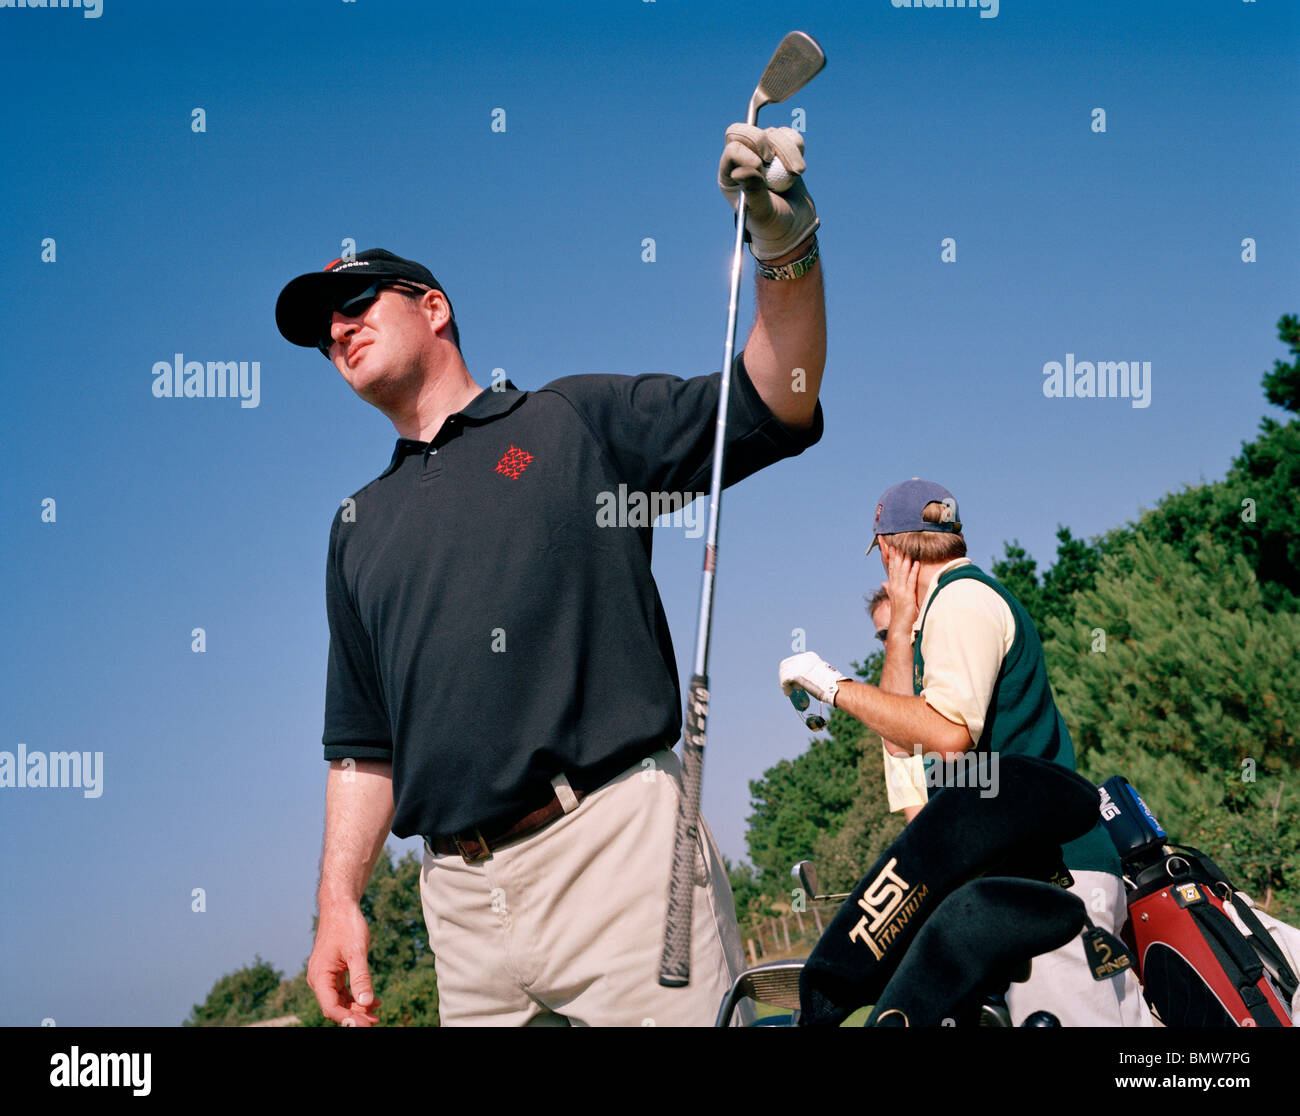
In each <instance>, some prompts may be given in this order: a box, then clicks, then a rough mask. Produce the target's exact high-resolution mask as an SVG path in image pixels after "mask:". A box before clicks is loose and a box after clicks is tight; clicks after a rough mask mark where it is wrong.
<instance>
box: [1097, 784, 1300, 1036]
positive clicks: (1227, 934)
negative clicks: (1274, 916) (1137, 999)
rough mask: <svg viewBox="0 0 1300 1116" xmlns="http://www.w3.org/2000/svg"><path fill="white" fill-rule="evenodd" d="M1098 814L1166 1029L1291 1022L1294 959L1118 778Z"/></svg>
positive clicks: (1208, 863) (1104, 793) (1130, 933)
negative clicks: (1112, 849)
mask: <svg viewBox="0 0 1300 1116" xmlns="http://www.w3.org/2000/svg"><path fill="white" fill-rule="evenodd" d="M1101 818H1102V824H1103V825H1104V826H1105V828H1106V832H1107V833H1108V834H1109V835H1110V838H1111V840H1112V841H1113V842H1114V844H1115V848H1116V851H1117V852H1118V853H1119V856H1120V860H1121V861H1122V862H1123V865H1124V872H1125V878H1124V884H1125V889H1126V891H1127V893H1128V923H1127V925H1126V926H1125V927H1124V932H1123V934H1122V937H1123V938H1124V940H1125V942H1126V943H1127V944H1128V946H1129V947H1130V949H1132V950H1133V952H1134V954H1135V956H1136V957H1137V960H1138V976H1139V979H1140V980H1141V981H1142V985H1143V989H1144V991H1145V993H1146V998H1147V1002H1148V1003H1149V1004H1150V1005H1151V1008H1152V1010H1153V1011H1154V1012H1155V1013H1156V1015H1157V1016H1158V1017H1159V1018H1160V1020H1161V1022H1163V1023H1164V1024H1165V1025H1166V1026H1168V1027H1290V1026H1291V1025H1292V1017H1291V1003H1292V1000H1293V999H1295V998H1297V997H1296V990H1297V980H1296V971H1295V962H1294V959H1292V958H1289V957H1288V956H1287V953H1286V951H1285V949H1284V948H1283V947H1282V946H1281V945H1280V944H1279V941H1278V940H1275V938H1274V936H1273V935H1272V934H1270V933H1269V931H1268V930H1267V929H1265V927H1264V925H1263V924H1262V923H1261V921H1260V919H1259V917H1258V916H1257V915H1256V914H1255V912H1254V910H1253V909H1252V905H1251V903H1250V901H1249V900H1248V899H1247V898H1246V896H1245V895H1243V894H1242V893H1241V892H1239V891H1237V890H1236V889H1235V888H1234V887H1233V886H1232V885H1231V884H1230V883H1229V882H1228V880H1227V877H1225V876H1224V874H1223V872H1222V871H1221V870H1220V869H1219V867H1218V866H1217V865H1216V864H1215V863H1214V861H1212V860H1211V859H1210V858H1209V857H1208V856H1206V855H1205V854H1204V853H1202V852H1200V851H1199V850H1198V849H1194V848H1191V847H1190V846H1185V845H1173V844H1170V843H1169V842H1168V835H1167V834H1166V833H1165V831H1164V830H1163V829H1162V828H1161V827H1160V823H1159V822H1158V821H1156V818H1155V815H1154V814H1152V813H1151V811H1150V810H1149V809H1148V808H1147V805H1146V803H1144V802H1143V801H1142V799H1141V797H1140V796H1139V795H1138V793H1137V792H1136V791H1135V790H1134V789H1133V788H1132V786H1130V785H1129V782H1128V780H1127V779H1125V778H1124V776H1122V775H1113V776H1111V778H1109V779H1107V780H1106V781H1105V782H1104V783H1103V784H1102V785H1101Z"/></svg>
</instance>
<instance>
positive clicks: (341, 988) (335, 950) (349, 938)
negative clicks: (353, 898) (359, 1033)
mask: <svg viewBox="0 0 1300 1116" xmlns="http://www.w3.org/2000/svg"><path fill="white" fill-rule="evenodd" d="M369 950H370V927H368V926H367V925H366V919H365V916H364V915H363V914H362V913H361V907H360V905H359V904H355V903H345V904H337V905H333V906H322V908H321V912H320V920H319V922H318V923H317V926H316V945H315V946H314V948H313V949H312V951H311V958H310V959H309V960H308V961H307V983H308V985H310V987H311V990H312V991H313V992H315V993H316V1002H317V1003H318V1004H320V1009H321V1011H322V1012H323V1013H324V1014H325V1018H326V1019H332V1020H333V1021H334V1022H335V1023H338V1024H340V1025H341V1026H344V1027H369V1026H372V1025H373V1024H376V1023H378V1022H379V1017H378V1016H377V1015H375V1008H377V1007H379V1004H380V1001H379V1000H376V999H375V994H374V990H373V989H372V988H371V985H370V966H369V964H368V963H367V954H368V953H369ZM345 976H350V978H351V985H352V987H351V990H350V991H349V989H348V982H347V981H345V980H344V977H345Z"/></svg>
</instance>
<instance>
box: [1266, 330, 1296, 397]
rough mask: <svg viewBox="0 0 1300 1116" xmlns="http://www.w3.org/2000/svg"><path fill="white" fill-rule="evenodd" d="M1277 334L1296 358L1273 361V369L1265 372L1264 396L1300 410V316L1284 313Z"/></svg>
mask: <svg viewBox="0 0 1300 1116" xmlns="http://www.w3.org/2000/svg"><path fill="white" fill-rule="evenodd" d="M1277 336H1278V339H1279V340H1280V341H1282V342H1283V343H1284V344H1286V346H1287V347H1288V348H1289V349H1290V350H1291V354H1292V356H1294V357H1295V358H1296V359H1295V360H1293V361H1292V362H1291V363H1290V364H1288V363H1287V362H1286V361H1284V360H1275V361H1274V362H1273V371H1272V372H1265V373H1264V397H1265V398H1266V399H1267V400H1268V401H1269V402H1270V403H1272V404H1273V406H1274V407H1281V408H1283V410H1287V411H1300V318H1297V317H1296V316H1295V315H1294V314H1283V315H1282V317H1281V318H1279V319H1278V323H1277Z"/></svg>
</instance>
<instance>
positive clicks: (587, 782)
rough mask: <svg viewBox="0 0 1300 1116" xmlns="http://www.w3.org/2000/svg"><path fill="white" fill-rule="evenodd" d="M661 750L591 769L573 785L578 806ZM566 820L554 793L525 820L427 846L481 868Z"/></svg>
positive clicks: (431, 840) (489, 825)
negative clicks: (499, 852)
mask: <svg viewBox="0 0 1300 1116" xmlns="http://www.w3.org/2000/svg"><path fill="white" fill-rule="evenodd" d="M671 747H672V741H668V742H667V743H661V744H660V745H659V748H671ZM659 748H655V747H652V748H651V749H650V750H649V751H647V752H644V753H641V755H640V756H638V753H637V752H635V751H634V752H632V753H631V755H628V754H626V753H624V754H623V755H622V756H617V755H615V756H612V757H611V758H610V759H607V760H605V761H604V762H602V763H599V764H597V765H595V766H594V767H592V768H589V769H588V770H586V771H585V772H583V773H582V774H581V775H574V776H573V778H572V781H571V782H570V783H569V789H570V790H571V791H572V792H573V797H574V798H575V799H576V800H577V801H578V802H581V801H582V800H583V799H584V798H586V797H587V795H589V794H590V793H591V792H592V791H595V790H599V789H600V788H601V787H603V786H604V785H605V784H606V783H608V782H609V781H610V780H612V779H614V778H617V777H618V776H619V775H621V774H622V773H623V772H624V771H626V770H627V769H628V768H629V767H632V766H633V765H634V764H636V763H637V761H638V759H640V760H641V762H643V763H644V756H647V755H653V754H654V752H656V751H658V750H659ZM563 816H564V806H563V804H562V803H561V802H560V799H559V796H558V795H557V794H556V793H555V791H554V790H552V792H551V797H550V798H549V799H548V800H547V802H546V804H545V805H543V806H539V807H537V809H535V810H530V811H529V812H528V813H526V814H524V816H523V817H513V818H512V817H505V818H494V819H492V820H491V821H487V822H483V823H481V824H479V825H475V826H471V827H470V828H469V829H462V830H461V831H460V832H459V833H452V834H449V835H448V836H446V837H428V836H426V837H425V838H424V845H425V848H427V849H428V850H429V851H430V852H431V853H434V854H436V855H438V856H451V855H452V854H453V853H454V854H456V855H458V856H460V857H461V858H462V859H463V860H464V861H465V863H466V864H477V863H479V862H480V861H483V860H486V859H487V858H488V857H489V856H491V855H492V850H493V849H496V848H500V847H501V846H502V845H505V844H508V843H509V842H511V841H519V840H522V839H523V838H524V837H531V836H532V835H533V834H534V833H536V832H537V831H538V830H540V829H545V828H546V827H547V826H548V825H550V824H551V822H553V821H555V820H557V819H558V818H562V817H563Z"/></svg>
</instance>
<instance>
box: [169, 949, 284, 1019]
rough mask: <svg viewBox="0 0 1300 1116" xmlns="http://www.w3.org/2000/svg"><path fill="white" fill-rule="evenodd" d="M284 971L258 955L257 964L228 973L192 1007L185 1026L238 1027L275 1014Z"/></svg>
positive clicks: (269, 1017)
mask: <svg viewBox="0 0 1300 1116" xmlns="http://www.w3.org/2000/svg"><path fill="white" fill-rule="evenodd" d="M281 976H282V974H281V973H279V972H277V971H276V970H275V969H273V968H272V967H271V966H270V964H268V963H267V962H265V961H263V960H262V958H261V956H260V955H259V956H257V957H256V958H255V959H254V961H253V964H251V965H245V966H244V967H243V968H242V969H236V970H235V971H234V972H233V973H226V975H225V976H223V977H222V978H221V979H220V980H218V981H217V983H216V984H214V985H213V986H212V991H211V992H209V993H208V998H207V999H206V1000H204V1001H203V1003H201V1004H195V1005H194V1007H193V1009H192V1010H191V1011H190V1017H189V1019H187V1020H185V1022H184V1023H183V1024H182V1026H185V1027H238V1026H241V1025H243V1024H245V1023H256V1022H258V1021H259V1020H262V1019H273V1018H275V1014H276V1011H275V1007H276V999H275V997H276V993H277V992H278V991H279V988H280V980H281Z"/></svg>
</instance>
